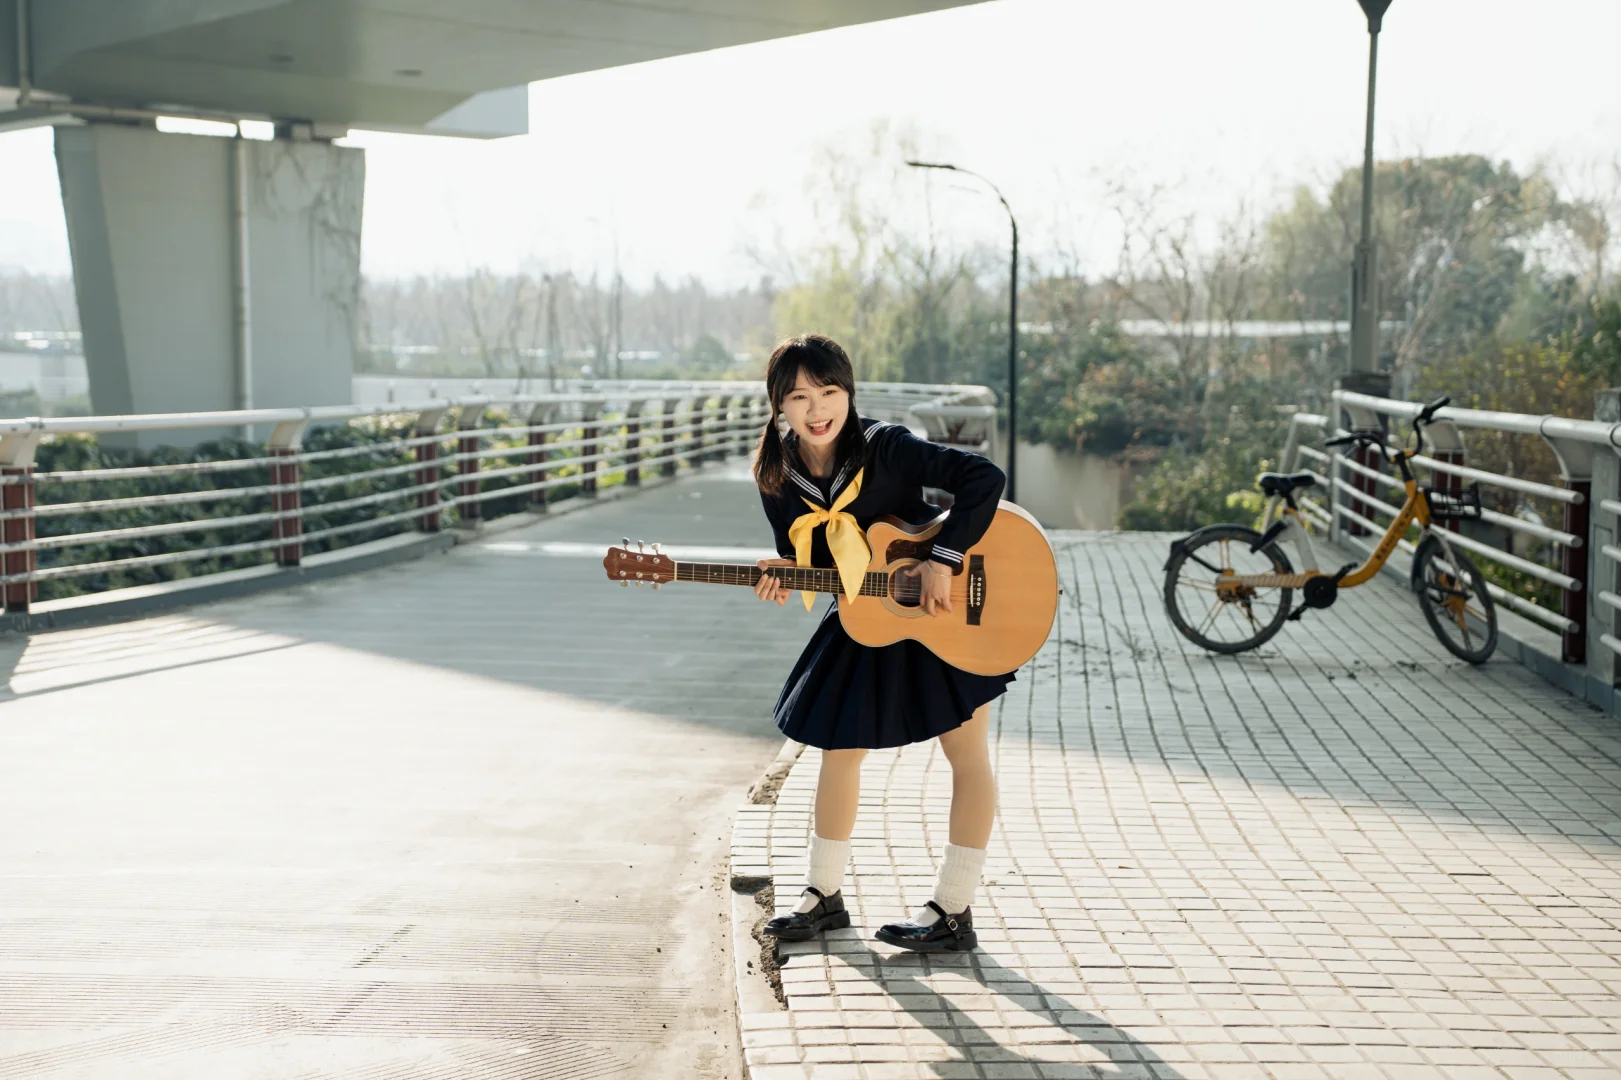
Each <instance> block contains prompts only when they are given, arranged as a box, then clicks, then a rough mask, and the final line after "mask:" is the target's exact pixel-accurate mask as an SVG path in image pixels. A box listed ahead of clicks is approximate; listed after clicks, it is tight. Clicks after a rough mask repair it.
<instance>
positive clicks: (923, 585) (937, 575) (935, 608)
mask: <svg viewBox="0 0 1621 1080" xmlns="http://www.w3.org/2000/svg"><path fill="white" fill-rule="evenodd" d="M910 572H911V573H912V574H914V575H916V576H918V577H920V578H921V579H922V580H921V581H919V582H918V589H919V592H920V595H919V597H918V606H920V607H921V608H922V609H923V611H924V614H927V615H939V614H941V613H942V612H943V613H945V614H947V615H949V614H950V613H951V576H952V573H953V570H952V568H951V567H949V566H947V565H946V564H945V563H939V562H935V561H934V560H933V559H930V560H929V561H928V562H925V563H918V564H917V566H915V567H913V568H912V570H911V571H910Z"/></svg>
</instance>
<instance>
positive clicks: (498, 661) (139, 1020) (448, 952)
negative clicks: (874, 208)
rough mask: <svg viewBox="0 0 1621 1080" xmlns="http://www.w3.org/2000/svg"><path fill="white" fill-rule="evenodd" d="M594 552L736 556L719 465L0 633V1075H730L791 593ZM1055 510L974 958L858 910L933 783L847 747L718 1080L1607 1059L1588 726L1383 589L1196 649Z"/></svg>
mask: <svg viewBox="0 0 1621 1080" xmlns="http://www.w3.org/2000/svg"><path fill="white" fill-rule="evenodd" d="M625 534H629V535H631V536H633V537H645V538H646V539H648V540H654V539H657V540H662V541H664V542H665V543H667V544H689V545H717V544H725V545H742V546H749V547H758V546H760V545H761V544H763V543H764V542H765V539H766V535H765V530H764V526H763V523H762V522H761V521H760V520H759V516H758V502H757V500H756V498H755V496H754V494H753V491H752V489H751V488H750V486H749V484H748V482H747V477H746V474H745V473H743V472H742V470H741V469H740V468H738V467H736V466H732V467H729V468H728V469H727V470H726V471H725V472H722V473H707V474H700V475H696V476H693V477H689V478H684V479H682V480H680V481H677V482H674V483H670V484H666V485H662V486H658V487H654V488H652V489H651V490H649V491H647V492H645V493H643V494H640V495H636V496H634V497H629V498H625V499H622V500H618V501H612V502H608V501H605V502H604V504H603V505H600V506H594V507H590V508H587V509H584V510H581V511H580V512H577V513H568V514H560V515H557V516H555V517H554V518H553V519H551V520H546V521H543V522H540V523H538V524H536V525H533V526H530V527H528V528H525V529H520V530H514V531H508V532H503V533H501V534H500V535H496V536H491V537H489V538H487V539H485V540H483V541H480V542H478V543H472V544H466V545H462V546H459V547H458V548H457V549H456V550H455V551H453V552H451V553H450V554H448V555H445V556H442V557H433V558H431V559H429V560H427V561H424V562H420V563H414V564H407V565H402V566H397V567H393V568H389V569H386V570H380V571H373V572H370V573H367V574H363V575H357V576H355V577H352V578H349V579H345V580H341V581H334V582H329V583H326V584H322V585H317V586H306V587H301V588H298V589H295V590H290V591H287V592H284V593H277V594H269V595H264V596H260V597H257V598H254V599H251V600H243V601H234V602H228V603H220V604H214V605H209V606H206V607H199V608H195V609H191V610H189V611H187V612H185V613H183V614H180V615H174V616H168V617H164V618H155V619H149V620H145V621H141V622H132V623H124V624H119V625H115V626H109V627H103V628H98V629H92V630H78V631H63V632H57V633H48V634H39V635H36V636H34V637H32V638H29V639H21V638H13V639H9V640H7V641H6V642H4V643H3V644H0V649H3V650H4V652H3V658H4V662H5V664H6V666H7V668H8V669H9V679H8V686H9V689H8V690H7V695H6V698H5V700H3V701H0V820H4V821H6V822H7V823H8V825H7V827H5V828H4V829H0V1080H5V1078H11V1077H30V1078H32V1077H70V1076H73V1077H80V1076H98V1077H100V1076H106V1077H121V1078H122V1077H148V1076H150V1077H178V1076H193V1075H195V1076H208V1077H220V1076H233V1077H235V1076H242V1077H250V1076H263V1077H304V1078H310V1080H314V1078H316V1077H352V1078H357V1080H358V1078H366V1080H394V1078H400V1080H415V1078H450V1077H476V1076H490V1077H503V1078H525V1077H536V1078H540V1077H547V1078H550V1077H559V1078H561V1077H590V1076H637V1077H660V1078H662V1077H714V1078H720V1077H730V1076H736V1075H739V1073H740V1071H741V1070H742V1068H743V1065H742V1057H743V1053H742V1052H740V1047H739V1038H738V1035H737V1029H738V1026H739V1024H738V1019H734V1007H733V1004H732V1003H733V1001H734V987H733V985H732V984H731V981H730V979H729V978H728V977H727V974H728V973H729V972H730V971H732V970H733V967H734V965H733V959H732V957H731V955H730V953H729V948H730V940H731V934H730V933H729V931H728V914H729V913H730V912H731V911H732V910H733V908H732V903H731V897H730V896H728V895H727V892H726V884H727V878H728V867H727V859H726V855H727V848H728V846H729V845H730V846H731V847H732V860H733V864H734V866H736V867H742V868H744V869H749V868H754V869H757V870H758V869H763V870H765V871H766V872H769V873H772V874H777V875H780V882H781V884H782V886H783V887H782V889H781V890H779V891H780V894H781V895H780V896H779V900H780V901H784V902H786V901H791V899H792V896H791V888H792V886H793V884H794V882H796V881H797V874H798V873H799V870H798V866H797V860H798V859H799V858H800V857H801V852H802V848H803V844H804V837H805V830H806V827H807V821H808V809H809V802H808V800H809V792H810V790H811V787H812V786H813V783H814V767H815V757H816V755H815V753H814V752H809V753H807V754H806V755H805V756H804V757H802V758H801V759H800V761H799V763H798V765H796V766H795V768H794V771H793V772H792V774H791V775H790V776H789V778H788V780H787V782H786V784H785V785H784V787H783V789H782V792H781V794H780V796H779V799H778V801H777V803H776V804H775V806H751V807H748V808H747V809H746V810H745V811H744V812H743V813H742V814H741V815H740V816H739V818H738V827H737V830H736V832H735V835H734V833H733V831H732V829H731V825H732V817H733V811H734V808H735V807H736V805H737V804H738V802H739V801H740V799H741V798H742V793H743V791H744V790H745V788H747V786H748V784H749V782H750V780H751V779H752V778H753V777H754V776H756V775H757V774H758V773H759V771H760V770H761V768H762V767H763V766H764V765H765V763H766V762H767V761H768V760H769V759H770V758H771V757H772V755H773V754H774V753H775V752H776V750H777V747H778V745H779V744H780V740H779V739H778V738H777V736H776V732H775V730H774V729H773V728H772V727H771V725H770V722H769V719H768V717H769V710H770V705H771V703H772V701H773V700H774V697H775V693H776V691H777V689H778V687H779V685H780V680H781V677H782V674H783V672H784V671H785V669H786V667H787V665H788V664H789V663H790V662H791V660H792V658H793V656H794V655H795V654H796V652H797V649H798V646H799V644H800V643H801V642H802V641H803V640H804V638H805V636H806V635H808V633H809V629H810V623H809V616H806V615H805V614H804V613H803V611H802V610H797V609H796V606H795V605H790V607H789V608H788V609H787V610H778V609H776V608H766V607H764V606H763V605H759V604H757V603H756V602H754V600H753V599H752V597H751V596H749V595H748V594H747V593H746V592H744V591H742V590H727V589H718V588H717V589H699V588H695V587H692V588H680V587H676V588H670V589H666V590H663V591H661V592H660V593H659V594H658V595H656V596H654V595H649V594H648V593H647V592H646V591H645V590H643V591H641V592H638V591H636V590H620V589H617V588H610V587H609V586H608V585H607V584H606V582H605V581H604V580H603V579H602V577H601V573H602V572H601V570H600V567H599V566H598V565H597V562H596V561H595V560H593V559H591V558H588V557H585V556H583V555H581V554H579V553H580V552H584V551H588V550H589V549H588V548H586V547H584V546H583V545H588V544H598V543H603V542H612V541H614V540H617V538H618V537H619V536H621V535H625ZM1055 539H1056V541H1057V545H1058V548H1059V554H1060V560H1061V566H1062V568H1063V573H1064V577H1065V582H1066V594H1065V597H1064V604H1063V606H1062V608H1061V614H1060V621H1059V624H1058V626H1057V628H1056V629H1055V631H1054V634H1053V637H1052V639H1051V640H1050V641H1049V644H1048V646H1047V648H1046V649H1045V650H1044V651H1043V652H1042V654H1041V655H1040V656H1038V657H1037V659H1036V660H1035V661H1034V662H1033V663H1032V664H1031V665H1030V666H1029V667H1028V668H1027V669H1026V670H1025V671H1024V672H1022V673H1021V675H1020V678H1019V681H1018V682H1017V683H1016V684H1015V686H1014V689H1013V692H1012V693H1011V694H1010V695H1009V696H1008V697H1007V698H1005V699H1004V700H1003V702H1002V703H1001V705H1000V706H999V707H998V709H997V710H996V712H995V714H994V724H995V727H994V739H995V754H996V760H997V764H998V769H999V776H1000V781H1001V791H1002V794H1001V807H1002V810H1001V817H1000V825H999V828H998V832H997V835H996V837H995V838H994V839H993V841H992V850H991V856H990V864H989V872H988V877H989V882H988V884H987V887H986V890H985V895H984V896H983V897H982V899H981V901H980V903H979V905H977V907H976V911H977V913H978V914H979V917H980V919H981V927H982V928H981V939H982V942H983V943H984V948H983V949H982V950H981V952H979V953H977V954H975V955H974V956H973V957H972V958H968V959H963V958H958V959H955V960H953V961H947V962H939V961H933V960H930V961H924V960H921V959H919V958H916V957H913V956H910V955H900V956H897V955H895V954H893V953H892V952H891V951H890V950H888V949H887V948H886V947H884V946H881V945H879V944H877V943H876V942H872V941H871V940H870V938H869V936H868V933H867V931H870V929H871V928H872V927H873V926H875V925H876V924H877V923H878V922H882V921H886V920H888V919H890V918H893V917H894V916H895V915H896V914H897V913H898V912H900V911H902V910H904V909H905V907H906V906H910V905H912V904H915V903H916V902H918V901H919V900H920V899H921V898H922V897H923V896H925V895H926V894H927V889H928V878H929V870H928V862H929V857H930V849H931V846H932V847H938V845H939V844H940V843H941V842H943V827H944V822H945V815H944V811H945V800H946V798H947V796H948V795H949V775H948V774H947V773H946V772H945V771H944V767H943V763H941V762H940V761H939V760H938V755H936V754H934V753H932V752H931V749H930V748H929V747H926V746H925V747H915V748H907V749H905V750H902V751H898V752H882V753H876V754H874V755H872V757H871V758H870V759H869V764H868V766H867V768H866V772H865V783H866V790H865V793H864V797H863V799H864V801H863V809H862V814H861V817H860V820H859V822H858V825H857V834H856V841H857V842H856V855H855V865H854V872H853V877H852V880H851V883H850V885H849V886H848V889H849V896H850V899H851V904H852V910H853V913H854V914H855V927H854V928H853V929H852V930H851V931H848V932H844V933H841V934H838V935H834V936H833V937H832V938H830V940H829V941H828V942H826V943H825V945H821V946H817V947H815V948H803V949H797V954H796V955H791V956H788V957H786V958H785V964H784V967H783V972H782V975H783V985H784V989H785V996H786V1001H787V1004H788V1006H789V1008H787V1009H781V1008H780V1007H779V1006H778V1005H777V1003H776V1001H775V1000H774V999H773V998H772V997H771V996H770V994H769V992H766V993H764V994H763V995H762V994H761V993H760V992H759V987H758V986H755V985H753V983H752V982H751V981H750V980H754V979H756V978H757V976H755V975H754V974H753V971H754V970H757V969H758V966H759V965H758V964H757V963H756V961H757V960H758V955H753V956H751V955H748V954H747V951H748V947H749V946H748V944H747V942H748V939H747V937H746V935H745V936H744V937H743V938H742V940H743V941H744V942H745V946H744V949H743V950H742V953H741V954H740V955H738V956H737V957H736V959H737V961H739V964H738V965H737V967H738V969H739V970H741V971H742V972H743V975H744V988H743V1000H744V1003H745V1005H744V1009H743V1012H742V1016H741V1017H740V1020H741V1027H742V1029H743V1038H742V1043H743V1047H744V1048H746V1053H747V1057H748V1060H749V1067H750V1069H751V1071H752V1074H753V1075H754V1076H756V1077H761V1078H767V1080H769V1078H771V1077H776V1076H779V1075H781V1076H806V1075H811V1076H830V1077H836V1076H849V1077H856V1076H860V1077H884V1076H900V1075H904V1076H936V1077H953V1076H976V1077H991V1076H1093V1075H1102V1076H1122V1077H1125V1076H1150V1075H1152V1076H1161V1077H1189V1078H1193V1077H1205V1076H1226V1075H1231V1076H1243V1077H1250V1076H1267V1075H1270V1076H1276V1077H1291V1076H1314V1077H1330V1076H1333V1077H1338V1076H1353V1075H1370V1076H1390V1077H1400V1076H1434V1077H1441V1076H1447V1077H1457V1076H1496V1077H1518V1076H1538V1075H1556V1074H1559V1073H1562V1074H1564V1075H1569V1076H1590V1077H1595V1078H1596V1077H1600V1076H1612V1075H1616V1073H1617V1072H1618V1071H1621V1026H1618V1025H1621V1005H1618V1001H1621V730H1618V728H1617V726H1616V723H1615V721H1614V720H1613V719H1612V718H1609V717H1607V716H1604V715H1602V714H1600V713H1598V712H1596V711H1595V710H1593V709H1591V708H1590V707H1589V706H1587V705H1585V704H1582V703H1580V702H1577V701H1576V700H1574V699H1572V698H1570V697H1568V696H1566V695H1565V694H1563V693H1562V692H1560V691H1557V690H1555V689H1553V688H1552V687H1550V686H1548V685H1547V684H1545V683H1543V682H1542V681H1541V680H1539V679H1537V678H1536V677H1535V676H1533V675H1531V674H1530V673H1529V672H1527V671H1526V670H1525V669H1523V668H1521V667H1520V666H1518V665H1517V664H1515V663H1513V662H1512V661H1507V660H1503V661H1494V662H1493V663H1491V664H1488V665H1486V666H1485V668H1483V669H1480V670H1474V669H1470V668H1468V667H1466V666H1464V665H1461V664H1458V663H1456V662H1454V661H1452V660H1451V658H1450V657H1449V656H1447V655H1446V654H1445V653H1444V652H1443V651H1442V650H1441V648H1440V646H1439V645H1438V644H1437V643H1436V642H1435V641H1434V640H1433V638H1431V637H1430V636H1429V632H1428V629H1427V628H1426V627H1425V626H1424V625H1423V622H1422V620H1421V618H1420V617H1419V615H1418V613H1417V611H1416V609H1415V608H1414V607H1413V605H1412V603H1411V600H1410V599H1409V598H1406V597H1404V596H1402V595H1401V594H1400V593H1399V592H1398V591H1397V590H1396V589H1394V588H1390V587H1386V586H1383V585H1376V586H1375V587H1374V588H1372V589H1368V590H1359V592H1358V593H1356V594H1353V595H1350V596H1347V597H1346V598H1345V599H1344V600H1342V601H1341V603H1340V604H1339V605H1337V606H1336V607H1335V608H1334V609H1333V610H1331V611H1329V612H1327V613H1323V614H1322V616H1321V617H1320V618H1319V617H1316V616H1315V615H1314V616H1308V617H1307V619H1306V620H1305V621H1303V622H1302V623H1300V624H1294V625H1292V626H1291V627H1290V628H1289V630H1288V631H1287V632H1286V633H1285V634H1284V635H1283V636H1281V637H1280V638H1279V639H1277V640H1276V641H1275V642H1274V643H1273V644H1272V645H1271V646H1269V647H1268V648H1267V649H1264V650H1262V651H1261V652H1258V653H1256V654H1253V655H1250V656H1246V657H1241V658H1212V657H1208V656H1205V655H1204V654H1202V653H1199V652H1197V651H1196V650H1192V649H1190V648H1188V647H1186V646H1185V645H1184V644H1183V643H1182V642H1180V641H1179V640H1178V639H1177V638H1175V637H1174V636H1173V635H1172V634H1171V632H1170V631H1169V628H1168V626H1167V625H1166V624H1165V622H1164V619H1163V616H1162V615H1161V613H1160V609H1159V603H1158V598H1157V595H1158V585H1157V578H1158V574H1157V569H1158V565H1159V561H1160V559H1161V556H1162V552H1163V549H1164V540H1163V539H1162V538H1158V537H1151V536H1144V535H1129V534H1127V535H1110V534H1074V533H1071V534H1057V535H1056V536H1055ZM920 807H921V808H922V812H920ZM745 906H747V907H752V905H745ZM1539 1069H1541V1070H1554V1071H1553V1072H1548V1071H1542V1072H1538V1071H1537V1070H1539Z"/></svg>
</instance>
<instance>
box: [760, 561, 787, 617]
mask: <svg viewBox="0 0 1621 1080" xmlns="http://www.w3.org/2000/svg"><path fill="white" fill-rule="evenodd" d="M754 565H756V566H758V567H759V568H760V569H761V570H764V569H765V568H766V567H768V566H793V565H795V564H794V560H792V559H761V560H760V561H759V562H757V563H755V564H754ZM792 591H793V590H792V589H790V588H788V586H786V585H784V584H783V583H782V582H781V581H778V580H777V579H776V578H774V577H772V576H771V575H770V574H761V575H760V580H759V581H756V582H755V583H754V595H755V596H758V597H759V598H760V599H761V600H775V601H776V602H777V606H778V607H781V606H782V605H783V604H786V603H787V602H788V594H789V593H790V592H792Z"/></svg>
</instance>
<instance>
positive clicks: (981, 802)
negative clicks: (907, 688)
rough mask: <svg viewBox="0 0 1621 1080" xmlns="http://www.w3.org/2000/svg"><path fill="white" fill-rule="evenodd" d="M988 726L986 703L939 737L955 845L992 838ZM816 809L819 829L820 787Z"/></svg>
mask: <svg viewBox="0 0 1621 1080" xmlns="http://www.w3.org/2000/svg"><path fill="white" fill-rule="evenodd" d="M990 726H991V707H990V705H988V704H986V705H981V706H980V707H979V708H977V709H975V710H974V715H973V716H971V717H969V719H968V720H967V722H965V723H964V724H963V725H962V726H961V727H959V728H957V729H956V730H954V731H948V732H946V733H945V734H944V735H942V736H940V749H941V751H943V752H944V753H945V755H946V760H947V761H949V762H951V842H952V843H953V844H955V845H956V846H958V847H965V848H984V847H985V845H986V844H988V843H990V841H991V825H992V823H993V822H994V821H995V820H996V776H995V775H994V774H993V773H992V772H991V751H990V745H989V740H988V735H989V732H990ZM823 761H824V762H825V761H826V758H825V757H824V758H823ZM823 767H824V768H826V766H825V765H824V766H823ZM823 775H824V776H825V775H826V774H825V773H824V774H823ZM816 809H817V822H818V825H817V831H818V832H820V831H821V826H820V821H821V790H820V789H818V790H817V805H816Z"/></svg>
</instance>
